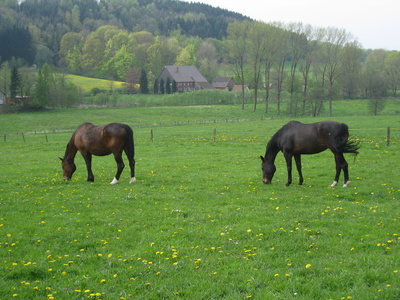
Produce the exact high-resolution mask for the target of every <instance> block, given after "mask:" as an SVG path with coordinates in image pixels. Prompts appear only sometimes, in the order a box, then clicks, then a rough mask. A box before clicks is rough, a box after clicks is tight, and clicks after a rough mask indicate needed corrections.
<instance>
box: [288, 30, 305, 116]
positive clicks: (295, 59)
mask: <svg viewBox="0 0 400 300" xmlns="http://www.w3.org/2000/svg"><path fill="white" fill-rule="evenodd" d="M287 30H288V31H289V32H290V37H289V43H288V44H289V51H290V56H291V66H290V83H289V87H290V88H289V93H290V101H289V114H294V115H297V102H298V101H297V98H296V99H294V95H295V92H298V90H297V91H296V90H295V85H296V71H297V67H298V65H299V61H300V59H301V58H303V57H304V54H305V52H306V49H307V44H308V41H307V36H306V30H307V27H306V26H304V25H303V24H302V23H291V24H289V25H288V26H287Z"/></svg>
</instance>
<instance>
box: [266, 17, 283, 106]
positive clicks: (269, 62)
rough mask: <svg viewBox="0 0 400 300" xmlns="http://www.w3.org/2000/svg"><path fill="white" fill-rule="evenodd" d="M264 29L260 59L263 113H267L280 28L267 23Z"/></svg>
mask: <svg viewBox="0 0 400 300" xmlns="http://www.w3.org/2000/svg"><path fill="white" fill-rule="evenodd" d="M265 30H266V43H265V49H264V52H263V53H262V61H263V62H264V80H265V82H264V86H265V113H268V110H269V98H270V90H271V85H272V82H271V81H272V78H271V71H272V66H273V64H274V63H275V60H276V57H277V56H276V55H277V45H278V42H277V39H278V34H279V33H278V32H279V30H281V29H280V28H278V27H275V26H271V25H268V27H266V28H265Z"/></svg>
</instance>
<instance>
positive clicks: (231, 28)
mask: <svg viewBox="0 0 400 300" xmlns="http://www.w3.org/2000/svg"><path fill="white" fill-rule="evenodd" d="M249 28H250V22H249V21H243V22H233V23H230V24H229V25H228V41H229V49H230V52H229V53H230V56H231V59H232V60H233V62H234V64H235V66H236V73H237V76H238V77H239V79H240V81H241V85H242V109H244V83H245V79H244V68H245V65H246V60H247V50H248V49H247V38H248V32H249Z"/></svg>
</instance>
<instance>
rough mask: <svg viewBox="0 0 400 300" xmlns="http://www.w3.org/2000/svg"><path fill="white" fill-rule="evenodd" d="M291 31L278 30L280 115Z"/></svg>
mask: <svg viewBox="0 0 400 300" xmlns="http://www.w3.org/2000/svg"><path fill="white" fill-rule="evenodd" d="M289 34H290V33H289V32H288V31H287V30H284V29H282V30H280V31H278V37H277V41H276V42H277V52H276V53H277V56H276V58H277V68H276V91H277V92H276V98H277V99H276V102H277V105H278V109H277V113H278V115H279V114H280V113H281V102H282V99H281V98H282V91H283V82H284V79H285V63H286V60H287V54H288V53H287V51H288V48H287V47H288V36H289Z"/></svg>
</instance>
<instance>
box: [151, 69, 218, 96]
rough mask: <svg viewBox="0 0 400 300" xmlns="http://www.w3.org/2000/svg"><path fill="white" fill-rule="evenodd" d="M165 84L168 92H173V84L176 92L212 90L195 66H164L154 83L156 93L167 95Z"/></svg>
mask: <svg viewBox="0 0 400 300" xmlns="http://www.w3.org/2000/svg"><path fill="white" fill-rule="evenodd" d="M167 83H168V84H169V85H170V89H169V91H170V92H174V85H175V84H176V91H177V92H190V91H195V90H202V89H214V87H213V86H212V85H211V84H210V83H209V82H208V81H207V79H205V78H204V77H203V75H201V74H200V72H199V70H198V69H197V68H196V67H195V66H165V67H164V68H163V69H162V71H161V73H160V75H158V77H157V79H156V81H155V85H156V89H157V91H158V92H159V93H162V92H165V93H168V88H167V86H166V85H167Z"/></svg>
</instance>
